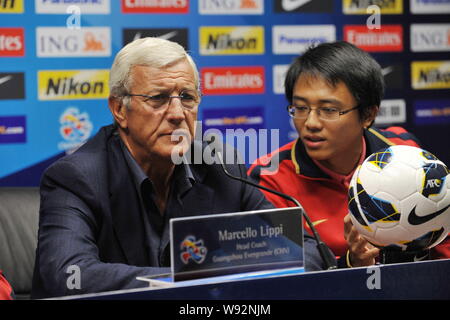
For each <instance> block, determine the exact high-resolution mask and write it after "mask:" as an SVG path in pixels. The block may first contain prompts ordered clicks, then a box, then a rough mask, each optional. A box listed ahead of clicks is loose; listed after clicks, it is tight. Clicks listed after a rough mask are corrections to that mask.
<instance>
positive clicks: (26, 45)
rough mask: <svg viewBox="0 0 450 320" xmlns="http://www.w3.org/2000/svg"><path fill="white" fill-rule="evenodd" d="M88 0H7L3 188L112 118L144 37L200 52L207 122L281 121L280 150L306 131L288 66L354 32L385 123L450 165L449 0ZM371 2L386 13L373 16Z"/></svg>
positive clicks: (0, 86) (0, 71)
mask: <svg viewBox="0 0 450 320" xmlns="http://www.w3.org/2000/svg"><path fill="white" fill-rule="evenodd" d="M81 2H82V3H83V4H80V1H75V0H73V1H62V0H61V1H46V0H34V1H32V0H26V1H25V0H22V1H21V0H0V186H23V185H38V184H39V179H40V177H41V174H42V172H43V170H44V169H45V168H46V167H47V166H48V165H49V164H50V163H52V162H53V161H55V160H56V159H58V158H59V157H61V156H63V155H65V154H66V153H67V152H72V151H73V150H74V149H76V148H77V147H78V146H79V145H80V144H82V143H83V142H85V141H86V139H88V138H89V137H92V136H93V135H94V134H95V133H96V132H97V131H98V130H99V128H100V127H101V126H104V125H106V124H109V123H111V119H112V118H111V115H110V113H109V110H108V106H107V98H106V97H107V95H108V88H107V76H108V69H109V68H110V67H111V64H112V62H113V58H114V56H115V54H116V53H117V52H118V51H119V50H120V48H122V46H123V45H124V44H126V43H128V42H130V41H132V40H133V39H136V38H139V37H145V36H158V37H165V38H167V39H172V40H174V41H177V42H179V43H181V44H182V45H183V46H185V47H186V48H187V49H188V50H189V52H190V53H191V54H192V56H193V57H194V59H195V61H196V62H197V65H198V67H199V69H200V71H201V75H202V80H203V81H204V84H203V85H204V88H203V91H204V92H205V96H204V97H203V100H202V104H201V107H200V111H199V120H205V121H206V120H211V121H210V122H209V123H213V124H214V123H219V124H220V126H218V127H217V128H218V129H219V130H220V131H224V130H226V129H227V128H228V129H236V128H242V129H243V130H248V129H254V130H256V131H258V130H261V129H269V131H270V130H279V131H278V132H277V133H276V134H277V135H278V136H279V143H277V144H275V145H273V144H271V142H270V139H269V140H268V141H267V144H268V146H267V149H269V150H270V149H272V148H274V147H276V146H278V145H279V146H281V145H283V144H285V143H287V142H288V141H290V140H291V139H293V138H295V130H294V128H293V126H292V124H291V122H290V121H289V117H288V115H287V112H286V108H285V106H286V103H287V102H286V99H285V98H284V95H283V94H282V92H283V88H282V87H280V83H281V82H282V75H283V70H285V68H286V66H287V65H288V64H289V63H291V61H292V59H293V58H294V57H295V56H296V55H298V54H299V53H300V52H301V51H302V50H303V49H304V48H306V47H307V45H308V44H309V43H311V42H323V41H333V40H339V39H348V40H349V41H352V42H355V43H356V44H357V45H359V46H361V47H362V48H363V49H365V50H367V51H370V53H371V54H372V55H373V56H374V58H375V59H376V60H377V61H378V62H379V63H380V64H381V65H382V67H383V70H384V72H385V77H386V82H387V84H388V88H387V91H386V97H385V98H386V101H385V102H384V106H383V108H382V113H381V115H380V119H378V121H377V125H378V126H389V125H401V126H403V127H405V128H406V129H408V130H410V131H411V132H413V133H414V134H416V136H417V137H418V138H419V139H420V140H421V142H422V143H423V146H424V148H425V149H428V150H429V151H431V152H433V153H434V154H435V155H436V156H437V157H438V158H440V159H441V160H443V161H444V162H446V163H447V164H450V148H449V142H448V141H449V137H450V77H449V74H450V58H449V51H450V37H449V34H450V19H449V18H450V1H423V0H409V1H407V0H403V1H402V0H392V1H375V0H372V1H363V0H360V1H358V0H356V1H347V0H342V1H326V0H312V1H293V0H291V1H284V0H273V1H262V0H203V1H188V0H177V1H175V0H166V1H137V0H111V1H108V0H90V1H81ZM70 4H72V7H69V5H70ZM371 4H375V5H378V6H379V7H378V8H379V9H380V10H381V11H380V13H381V15H380V16H378V17H374V16H371V15H369V14H367V13H366V7H367V6H368V5H371ZM374 12H376V11H374ZM378 18H379V19H378ZM377 23H380V26H381V29H379V30H377V29H369V27H371V28H372V27H374V26H375V27H376V24H377ZM250 67H251V68H250ZM224 68H225V72H224ZM227 68H228V70H227ZM261 70H262V71H261ZM255 119H256V120H255ZM203 127H204V129H205V128H211V127H214V125H212V126H208V125H204V126H203ZM262 149H264V150H266V148H262ZM244 152H245V150H244ZM246 159H247V160H249V161H251V160H252V159H248V158H246Z"/></svg>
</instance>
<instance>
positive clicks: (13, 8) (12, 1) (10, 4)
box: [0, 0, 23, 13]
mask: <svg viewBox="0 0 450 320" xmlns="http://www.w3.org/2000/svg"><path fill="white" fill-rule="evenodd" d="M0 13H23V0H0Z"/></svg>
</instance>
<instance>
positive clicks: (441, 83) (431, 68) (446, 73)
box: [411, 61, 450, 90]
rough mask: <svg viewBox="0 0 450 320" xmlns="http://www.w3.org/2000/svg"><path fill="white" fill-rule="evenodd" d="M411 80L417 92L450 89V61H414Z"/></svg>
mask: <svg viewBox="0 0 450 320" xmlns="http://www.w3.org/2000/svg"><path fill="white" fill-rule="evenodd" d="M411 80H412V87H413V88H414V89H416V90H423V89H450V61H426V62H422V61H414V62H413V63H412V65H411Z"/></svg>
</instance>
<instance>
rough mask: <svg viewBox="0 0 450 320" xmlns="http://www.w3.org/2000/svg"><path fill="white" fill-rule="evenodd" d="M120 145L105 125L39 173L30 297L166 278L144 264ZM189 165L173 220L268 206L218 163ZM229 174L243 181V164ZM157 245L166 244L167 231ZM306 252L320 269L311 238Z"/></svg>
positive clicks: (143, 249)
mask: <svg viewBox="0 0 450 320" xmlns="http://www.w3.org/2000/svg"><path fill="white" fill-rule="evenodd" d="M119 139H120V137H119V136H118V134H117V131H116V130H115V128H114V126H112V125H111V126H106V127H103V128H101V130H100V131H99V132H98V133H97V134H96V135H95V136H94V137H93V138H92V139H91V140H90V141H88V142H87V143H86V144H85V145H84V146H83V147H81V148H80V149H79V150H78V151H76V152H75V153H73V154H71V155H69V156H66V157H64V158H62V159H60V160H59V161H57V162H55V163H54V164H53V165H51V166H50V167H49V168H48V169H47V170H46V172H45V173H44V175H43V178H42V181H41V207H40V219H39V234H38V247H37V250H36V263H35V269H34V275H33V289H32V297H33V298H44V297H52V296H53V297H54V296H64V295H71V294H82V293H93V292H102V291H111V290H119V289H128V288H137V287H142V286H145V285H146V284H145V283H143V282H142V281H138V280H136V279H135V278H136V276H144V275H150V274H159V273H166V272H169V269H168V268H159V267H155V266H151V265H150V262H149V258H148V254H147V252H148V250H147V249H146V246H148V244H147V242H146V240H145V230H144V224H143V219H142V217H141V213H140V207H139V198H138V194H137V192H136V188H135V186H134V185H133V179H132V177H131V174H130V172H129V169H128V166H127V164H126V160H125V158H124V155H123V152H122V150H121V147H120V140H119ZM190 167H191V170H192V173H193V175H194V177H195V180H196V182H195V183H194V185H193V187H192V188H191V189H190V190H189V191H188V192H186V194H184V195H183V197H182V203H183V211H182V212H179V213H177V214H178V215H177V216H179V217H182V216H193V215H202V214H213V213H227V212H240V211H249V210H258V209H268V208H273V206H272V204H270V203H269V202H268V201H267V200H266V199H265V198H264V196H263V194H262V193H261V192H260V191H259V190H258V189H256V188H254V187H252V186H249V185H246V184H244V183H241V182H238V181H235V180H232V179H230V178H228V177H226V176H225V174H224V173H223V172H222V170H221V168H220V166H219V165H216V164H213V165H205V164H201V165H196V164H193V165H190ZM227 168H228V169H229V170H230V171H231V172H232V174H234V175H237V176H242V177H246V168H245V166H244V165H237V164H236V165H227ZM162 241H163V245H164V246H167V245H168V244H169V229H168V228H166V229H165V230H164V233H163V235H162ZM305 251H306V257H305V260H306V261H307V263H308V265H307V268H308V269H311V270H317V269H321V268H322V262H321V259H320V256H319V254H318V252H317V250H316V248H315V243H314V241H313V240H312V239H311V238H310V237H309V236H306V237H305ZM71 266H75V267H71ZM74 268H75V269H74ZM77 268H78V269H77ZM78 270H79V275H80V276H81V277H80V279H79V280H80V281H79V282H78V283H77V282H76V280H75V278H74V277H73V276H74V275H75V274H76V273H77V272H78Z"/></svg>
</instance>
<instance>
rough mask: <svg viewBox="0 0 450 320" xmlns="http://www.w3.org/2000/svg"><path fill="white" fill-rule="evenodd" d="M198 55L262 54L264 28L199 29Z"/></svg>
mask: <svg viewBox="0 0 450 320" xmlns="http://www.w3.org/2000/svg"><path fill="white" fill-rule="evenodd" d="M200 54H202V55H235V54H264V28H263V27H262V26H239V27H200Z"/></svg>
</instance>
